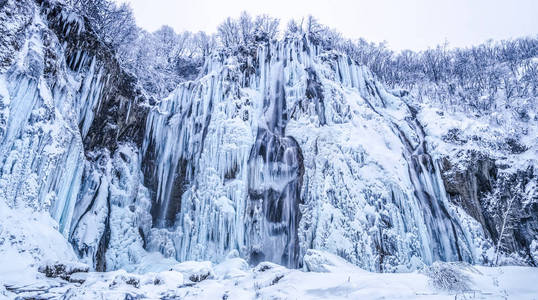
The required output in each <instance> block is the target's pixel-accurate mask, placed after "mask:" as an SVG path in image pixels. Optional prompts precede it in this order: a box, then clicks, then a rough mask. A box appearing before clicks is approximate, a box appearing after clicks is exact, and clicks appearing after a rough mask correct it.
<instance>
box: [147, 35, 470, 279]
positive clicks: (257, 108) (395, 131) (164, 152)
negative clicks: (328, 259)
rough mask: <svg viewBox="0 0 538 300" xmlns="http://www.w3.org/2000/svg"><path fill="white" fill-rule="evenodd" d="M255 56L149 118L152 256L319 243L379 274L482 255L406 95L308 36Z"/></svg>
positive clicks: (215, 70)
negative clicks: (387, 87) (450, 197)
mask: <svg viewBox="0 0 538 300" xmlns="http://www.w3.org/2000/svg"><path fill="white" fill-rule="evenodd" d="M257 53H258V54H257V56H256V57H248V58H243V59H244V60H245V61H243V62H238V61H237V58H234V57H224V58H222V57H218V56H215V57H213V58H212V59H211V60H209V61H208V62H206V65H205V66H204V70H206V73H204V74H203V75H202V76H201V78H200V79H199V80H197V81H195V82H188V83H185V84H183V85H181V86H180V87H179V88H178V89H177V90H176V91H174V92H173V94H172V95H171V96H170V97H168V98H166V99H163V100H162V101H161V102H160V103H159V104H158V106H157V107H156V108H154V109H153V110H152V111H151V112H150V114H149V117H148V120H147V126H146V127H147V131H146V138H145V140H144V146H143V150H142V151H143V153H144V155H143V156H144V161H146V162H148V164H147V165H146V166H143V168H146V169H145V172H146V178H148V179H149V181H148V186H150V187H151V186H154V187H155V190H156V203H157V205H156V206H154V210H153V211H152V215H153V220H154V225H155V226H154V228H153V229H152V234H151V236H150V237H149V239H150V240H152V242H150V244H155V245H159V247H160V249H159V247H157V248H155V249H154V250H157V249H159V250H161V252H162V253H163V254H165V255H169V256H173V257H175V258H176V259H178V260H180V261H181V260H188V259H211V260H214V261H219V260H221V259H222V258H223V257H224V256H225V255H226V254H227V253H228V252H229V251H232V250H238V251H239V252H240V253H241V255H242V256H243V257H247V258H248V259H249V261H250V262H251V263H257V262H259V261H263V260H269V261H273V262H276V263H279V264H283V265H286V266H290V267H297V266H300V265H302V261H301V257H302V255H303V254H304V252H305V251H306V249H309V248H315V249H325V250H329V251H331V252H333V253H337V254H338V255H340V256H342V257H345V258H346V259H347V260H349V261H352V262H353V263H355V264H357V265H359V266H361V267H363V268H366V269H370V270H378V271H388V270H396V269H401V270H403V269H413V268H415V267H416V264H430V263H432V262H433V261H436V260H444V261H460V260H463V261H468V262H476V261H479V260H480V257H479V255H478V254H477V253H475V252H474V249H475V248H476V247H475V245H474V244H473V240H472V239H471V237H470V236H469V235H470V233H469V232H470V231H472V229H470V228H469V226H467V225H464V223H462V222H461V221H460V220H459V218H458V217H457V216H456V215H454V214H453V213H451V211H452V210H453V209H454V208H452V207H451V204H450V203H449V202H448V200H447V197H446V193H445V191H444V187H443V184H442V180H441V178H440V174H439V166H438V162H437V161H436V160H435V158H432V157H431V156H430V154H429V153H428V149H427V148H428V146H427V144H426V141H425V137H424V131H423V129H422V127H421V125H420V123H419V122H418V120H417V119H416V116H415V112H414V110H413V109H412V108H411V107H409V106H408V105H407V104H406V102H405V101H404V100H403V99H401V98H399V97H396V96H394V95H392V94H390V93H389V92H387V91H386V90H385V89H384V87H383V86H381V85H380V84H379V83H377V82H376V81H375V80H374V79H373V77H372V75H371V74H370V73H369V72H368V71H367V70H366V69H364V68H363V67H360V66H358V65H357V64H356V63H354V62H353V61H351V60H349V59H348V58H347V57H345V56H343V55H340V54H338V53H335V52H321V53H320V50H318V48H317V47H315V46H313V45H312V44H311V43H309V42H308V41H307V40H300V39H299V40H289V41H283V42H277V43H271V44H269V45H266V46H260V47H259V48H258V51H257ZM241 63H243V64H245V65H241V68H242V69H244V70H246V71H240V70H239V66H238V65H240V64H241ZM465 224H467V223H465ZM155 239H157V240H155ZM162 240H166V242H163V241H162ZM162 245H168V247H167V248H166V249H163V248H162ZM172 246H173V247H172Z"/></svg>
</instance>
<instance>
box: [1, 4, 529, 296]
mask: <svg viewBox="0 0 538 300" xmlns="http://www.w3.org/2000/svg"><path fill="white" fill-rule="evenodd" d="M3 4H4V6H3V7H2V9H1V11H0V20H1V21H0V33H1V35H2V38H1V39H0V55H1V56H0V59H1V63H0V209H1V212H0V216H1V218H0V257H1V261H0V262H4V264H3V265H5V266H6V268H4V269H2V271H1V272H0V276H1V277H0V283H3V284H0V295H1V294H4V295H9V296H13V295H14V294H13V293H22V292H24V291H25V289H27V288H23V287H22V285H24V284H26V283H31V282H32V281H33V280H38V283H37V284H38V285H39V286H41V287H40V288H37V290H38V293H42V292H43V291H44V290H49V289H50V288H51V287H52V286H55V288H54V291H53V292H51V293H53V294H54V293H56V294H61V293H68V295H70V296H71V297H73V298H78V297H80V296H81V295H83V294H84V295H86V296H87V297H89V298H92V297H97V296H98V295H101V294H102V295H104V296H105V297H106V298H109V297H116V296H118V297H120V298H122V297H124V296H125V294H126V293H127V294H132V295H138V294H145V295H147V296H149V297H162V296H163V295H164V294H163V293H165V292H167V291H168V290H169V289H173V291H172V292H170V293H171V294H170V295H179V296H181V295H183V296H187V295H186V294H187V293H188V295H191V296H193V295H200V296H201V295H205V296H207V297H209V296H210V295H213V296H215V295H216V294H214V293H220V294H219V295H216V296H218V297H224V296H223V295H228V296H226V297H232V296H235V297H242V296H244V297H250V298H252V297H256V296H263V297H269V298H270V297H273V296H274V297H280V298H289V297H302V296H304V297H306V298H321V297H325V296H328V295H332V296H334V297H342V298H346V297H347V298H356V297H359V296H361V295H362V294H363V293H370V291H371V289H383V286H382V285H380V284H378V283H376V281H379V280H382V281H387V282H394V284H395V285H398V286H402V288H401V289H395V290H386V291H380V292H379V293H380V294H376V293H374V292H372V294H371V295H374V296H375V295H379V297H382V296H385V297H393V296H394V295H395V294H393V293H397V292H398V291H399V292H401V293H404V294H405V295H407V296H408V297H409V298H412V297H418V296H424V297H428V295H432V293H435V295H436V296H439V297H441V298H443V297H445V296H447V297H453V295H452V294H447V295H444V294H441V295H437V294H436V293H437V292H436V290H435V286H429V285H428V283H427V277H426V276H425V275H421V274H418V273H411V274H401V275H395V276H392V277H391V275H378V274H375V273H369V272H375V271H377V272H413V271H416V270H425V271H423V272H426V274H430V275H431V272H430V273H428V271H427V270H432V268H433V267H428V266H430V265H432V264H434V263H435V262H438V261H443V262H447V261H448V262H463V263H469V264H472V265H477V264H478V265H480V264H486V265H487V264H497V263H511V264H514V263H516V264H524V265H531V266H535V265H536V263H537V259H538V240H537V235H538V204H537V203H538V192H537V188H536V187H537V186H538V183H537V180H538V179H537V176H536V174H535V172H536V171H535V169H536V166H537V161H538V159H537V157H538V152H537V151H538V148H537V145H538V143H537V137H538V128H537V127H538V126H537V122H534V121H536V118H537V117H536V112H535V111H529V112H528V116H529V118H530V121H527V122H523V121H521V120H519V119H518V118H516V117H513V116H506V117H504V118H503V117H502V116H501V117H499V116H498V117H497V125H498V126H496V125H495V124H493V123H491V119H489V118H477V117H473V116H470V115H467V114H463V113H453V112H449V111H440V110H439V109H437V108H435V107H432V105H430V104H428V103H421V104H420V105H418V104H417V103H415V100H414V99H413V98H411V97H410V96H409V95H407V93H405V92H404V91H389V90H387V89H386V88H385V87H384V86H383V85H382V84H380V83H379V82H378V81H377V80H376V79H375V78H374V77H373V76H372V74H371V72H370V71H369V70H368V69H366V68H365V67H362V66H359V65H357V63H356V62H355V61H353V60H351V59H349V58H348V57H347V56H346V55H343V54H341V53H338V52H336V51H331V50H326V49H323V48H321V47H319V46H317V45H315V44H313V43H311V42H310V41H309V40H308V39H307V38H306V37H295V38H286V39H284V40H280V41H272V42H260V43H258V44H256V45H255V46H253V47H252V48H251V49H248V51H240V52H237V53H231V52H230V51H226V50H224V51H220V52H216V53H213V54H212V55H211V56H209V57H206V60H205V64H204V66H203V69H202V71H201V74H200V76H199V77H198V79H196V80H194V81H189V82H185V83H182V84H180V85H179V86H178V87H177V89H176V90H174V91H173V92H172V93H171V94H170V95H169V96H168V97H166V98H164V99H158V100H154V99H151V97H148V96H146V95H145V93H144V92H143V91H142V90H141V88H140V87H139V86H138V84H137V80H136V77H134V76H133V75H131V74H129V73H128V72H126V71H125V70H124V69H123V68H122V67H121V66H120V64H119V63H118V61H117V60H116V58H115V56H114V53H113V52H112V51H111V50H110V49H109V48H108V47H107V46H106V45H104V44H102V43H101V42H100V41H99V39H98V38H97V36H96V35H95V33H93V31H92V30H91V28H90V27H89V25H88V23H87V22H86V20H85V19H84V18H82V17H80V16H78V15H76V14H74V13H72V12H70V9H69V7H67V6H64V5H63V4H60V3H58V2H55V1H46V0H36V1H33V0H23V1H15V0H10V1H5V2H4V3H3ZM499 124H501V125H502V126H501V125H499ZM507 124H508V125H510V124H511V125H510V126H508V125H507ZM509 127H513V130H507V128H509ZM178 261H179V262H184V261H207V262H205V263H195V262H189V263H185V264H183V265H180V266H178V265H176V264H177V262H178ZM267 261H268V262H272V263H276V264H280V265H283V266H286V267H287V268H289V269H287V268H284V267H280V266H277V265H274V264H270V263H268V262H267ZM81 262H82V263H85V264H87V266H85V265H83V264H81ZM220 263H222V264H220ZM211 264H213V265H216V266H215V267H214V270H213V269H211V267H210V266H211ZM320 264H321V265H320ZM324 264H329V266H328V267H327V266H325V265H324ZM331 264H336V266H332V267H331V266H330V265H331ZM249 265H250V266H249ZM40 266H41V269H40V270H41V272H38V268H39V267H40ZM43 266H49V268H45V267H43ZM253 266H257V267H255V268H254V269H252V267H253ZM434 266H435V264H434ZM359 267H360V268H361V269H359ZM87 268H89V269H91V270H92V271H114V270H119V271H114V272H110V273H103V274H101V273H89V275H84V274H78V273H77V274H76V275H72V274H71V273H73V272H75V271H84V270H86V269H87ZM169 268H172V269H173V270H174V271H172V272H171V273H167V272H168V271H167V270H169ZM260 268H268V270H269V269H270V270H271V271H270V272H268V273H264V272H262V271H260ZM294 268H296V269H301V268H302V269H303V271H310V272H320V271H331V272H333V273H331V274H329V275H327V274H315V273H304V272H303V271H300V270H292V269H294ZM458 268H462V269H464V270H465V271H462V272H468V273H472V274H474V275H472V274H471V275H469V276H471V277H472V276H476V281H475V282H473V283H472V284H471V285H470V286H468V287H467V290H466V291H465V292H466V293H467V292H468V290H469V289H480V290H481V292H483V293H486V294H484V295H482V294H480V295H481V296H484V297H485V295H488V294H487V293H492V294H491V295H493V296H494V297H501V296H502V295H503V294H502V293H503V290H506V291H507V292H506V293H508V294H510V295H514V294H513V293H515V292H516V291H515V289H519V290H518V291H517V292H518V293H521V294H519V295H520V296H521V297H527V296H528V297H530V296H529V295H531V294H532V293H531V291H530V290H529V291H525V290H524V289H523V288H522V287H523V286H524V282H515V283H514V282H511V281H510V282H506V286H505V285H504V284H505V283H499V281H498V280H497V279H492V278H498V277H499V276H501V275H499V274H501V273H502V272H505V273H506V274H517V273H520V274H527V275H528V277H529V278H534V277H535V276H536V274H537V273H536V270H535V269H525V268H519V269H518V268H501V269H488V268H478V267H477V268H475V267H469V266H468V267H461V266H460V267H458ZM120 269H124V270H128V271H129V272H132V273H126V271H124V270H120ZM192 269H196V272H198V271H200V270H202V271H200V272H201V273H200V274H198V273H197V275H196V274H195V275H196V276H195V277H192V276H193V272H194V271H192ZM207 269H209V271H208V272H209V273H207V272H206V271H207ZM363 270H367V271H369V272H366V271H363ZM148 272H150V273H148ZM151 272H159V273H158V274H157V273H151ZM279 272H280V273H282V274H284V277H280V276H281V275H282V274H280V273H279ZM432 272H433V271H432ZM14 273H18V275H20V276H17V277H16V276H12V274H14ZM41 273H44V274H45V275H47V276H49V277H51V276H52V277H55V279H46V277H45V275H43V274H41ZM137 273H140V274H145V275H140V274H138V275H137ZM262 273H263V274H262ZM59 274H60V275H59ZM267 274H269V275H267ZM206 275H207V276H206ZM152 276H153V277H152ZM502 276H505V275H502ZM502 276H501V277H502ZM507 276H508V275H506V276H505V277H506V278H508V277H509V276H508V277H507ZM533 276H534V277H533ZM56 277H60V278H61V279H60V278H56ZM71 277H73V278H71ZM150 277H151V278H150ZM154 277H155V278H154ZM157 277H159V278H161V277H162V278H161V279H158V280H157ZM185 277H188V280H186V279H185ZM191 277H192V278H194V279H196V280H193V279H191ZM201 277H204V278H203V279H201ZM210 277H214V278H213V279H210ZM236 277H237V279H236ZM133 278H134V279H133ZM276 278H279V279H276ZM282 278H284V279H282ZM301 278H306V280H305V282H307V284H305V285H298V284H297V282H298V281H301V280H302V279H301ZM473 278H474V277H473ZM503 278H504V277H503ZM150 279H151V280H150ZM205 279H207V280H205ZM258 279H260V280H261V281H260V280H258ZM69 280H71V281H74V282H75V283H73V282H72V283H67V281H69ZM148 280H149V281H148ZM324 280H326V281H324ZM346 280H347V281H346ZM491 280H493V281H492V282H493V283H491ZM495 280H497V281H495ZM503 280H504V279H503ZM506 280H507V279H506ZM146 281H148V282H150V283H145V282H146ZM156 281H157V282H165V284H164V285H159V284H157V283H155V282H156ZM199 281H201V282H200V283H198V282H199ZM411 281H415V282H416V284H413V285H412V286H411V287H410V288H404V287H403V285H404V284H405V283H406V282H411ZM486 281H487V283H486ZM77 282H78V283H77ZM80 282H84V283H82V285H81V283H80ZM346 282H347V283H346ZM364 282H366V283H364ZM124 283H125V284H127V285H130V286H125V285H124ZM363 284H364V285H363ZM155 285H159V287H155ZM179 285H181V289H179V290H178V286H179ZM296 285H298V287H296V289H292V287H293V286H296ZM2 286H5V287H4V289H5V288H7V289H8V290H2ZM131 286H132V287H131ZM107 287H108V288H110V289H111V290H110V291H104V289H108V288H107ZM68 290H69V292H68ZM225 290H229V293H228V294H227V293H226V292H225ZM451 292H453V291H451ZM103 293H104V294H103ZM223 293H224V294H223ZM257 293H259V294H257ZM525 293H528V295H527V294H525ZM407 296H406V297H407ZM376 297H377V296H376ZM232 298H233V297H232Z"/></svg>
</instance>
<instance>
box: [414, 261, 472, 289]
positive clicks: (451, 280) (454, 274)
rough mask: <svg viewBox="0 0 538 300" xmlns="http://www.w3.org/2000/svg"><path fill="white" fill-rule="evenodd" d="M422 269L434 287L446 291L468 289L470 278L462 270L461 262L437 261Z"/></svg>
mask: <svg viewBox="0 0 538 300" xmlns="http://www.w3.org/2000/svg"><path fill="white" fill-rule="evenodd" d="M424 271H425V274H426V275H427V276H428V277H429V278H430V284H431V285H432V286H433V287H434V288H436V289H440V290H446V291H466V290H469V280H470V278H469V276H467V275H465V274H464V273H463V272H462V268H461V264H457V263H447V262H439V261H438V262H435V263H433V264H432V265H431V266H429V267H427V268H426V269H425V270H424Z"/></svg>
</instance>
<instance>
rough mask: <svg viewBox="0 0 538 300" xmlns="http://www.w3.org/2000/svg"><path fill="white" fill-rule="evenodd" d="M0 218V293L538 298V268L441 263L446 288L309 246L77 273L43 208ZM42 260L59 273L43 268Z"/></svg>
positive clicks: (149, 258) (422, 274) (419, 275)
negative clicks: (291, 264)
mask: <svg viewBox="0 0 538 300" xmlns="http://www.w3.org/2000/svg"><path fill="white" fill-rule="evenodd" d="M0 219H1V220H2V222H1V223H0V299H14V298H17V297H21V298H25V297H26V298H39V299H41V298H43V299H44V298H47V299H49V298H50V299H57V298H58V299H59V298H62V297H65V298H62V299H134V298H136V297H144V298H147V299H174V298H180V299H538V286H537V285H536V282H538V268H531V267H517V266H506V267H494V268H493V267H483V266H470V265H467V264H440V265H438V266H441V268H443V267H445V266H446V267H448V268H449V270H456V275H458V276H456V277H450V276H448V277H447V278H455V279H456V281H454V282H448V284H449V286H452V287H453V289H452V290H447V289H443V288H441V287H439V286H438V285H436V284H435V283H434V282H433V281H432V278H435V276H433V275H428V274H432V268H425V269H423V270H420V271H416V272H412V273H375V272H368V271H365V270H363V269H360V268H359V267H356V266H354V265H351V264H349V263H347V262H346V261H344V260H343V259H341V258H339V257H338V256H335V255H332V254H329V253H327V252H323V251H317V250H308V251H307V253H306V255H305V258H304V267H303V269H288V268H285V267H282V266H279V265H277V264H273V263H269V262H263V263H260V264H258V265H257V266H249V265H248V264H247V262H246V261H245V260H243V259H241V258H239V257H237V254H238V253H237V252H235V251H232V252H231V253H230V254H229V255H228V257H227V259H226V260H224V261H223V262H222V263H220V264H212V263H211V262H207V261H206V262H193V261H188V262H183V263H178V262H177V261H175V260H173V259H166V258H164V257H163V256H162V255H161V254H160V253H157V252H155V253H149V254H147V255H146V256H145V257H144V258H143V259H142V260H141V261H140V262H139V263H138V264H135V265H128V266H126V267H125V269H126V270H128V271H126V270H118V271H112V272H104V273H101V272H89V273H86V272H77V271H86V270H87V266H85V265H83V264H81V263H78V262H77V261H76V258H75V255H74V253H73V250H72V248H71V246H70V245H69V244H68V242H67V240H65V238H64V237H63V236H62V235H61V234H60V233H59V232H58V231H57V223H56V222H55V221H54V220H52V218H51V217H50V215H48V214H47V213H46V212H35V211H32V210H30V209H11V208H9V207H7V206H6V205H5V203H4V202H3V201H0ZM55 264H58V266H59V267H58V266H56V267H55V266H54V265H55ZM47 265H48V266H51V267H52V268H51V269H49V274H48V275H49V276H57V277H55V278H50V277H47V276H46V275H45V274H44V273H42V272H45V273H46V270H44V269H43V266H47ZM63 266H65V268H63ZM40 267H41V272H40V271H38V269H39V268H40ZM50 270H53V271H54V270H58V271H57V272H56V274H54V272H52V273H51V272H50ZM71 272H75V273H72V274H71ZM62 277H63V279H62ZM445 277H446V276H445Z"/></svg>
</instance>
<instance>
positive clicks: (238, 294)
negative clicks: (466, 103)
mask: <svg viewBox="0 0 538 300" xmlns="http://www.w3.org/2000/svg"><path fill="white" fill-rule="evenodd" d="M312 255H315V256H317V257H324V258H325V259H323V260H324V261H326V262H327V261H331V264H333V265H334V268H331V269H329V270H327V269H325V270H323V272H321V273H320V272H312V271H310V272H305V271H302V270H293V269H287V268H285V267H282V266H279V265H276V264H273V263H269V262H263V263H260V264H259V265H258V266H255V267H254V268H251V267H248V265H247V264H246V262H245V261H244V260H242V259H240V258H228V259H226V260H225V261H223V262H222V263H221V264H218V265H215V266H211V263H210V262H184V263H181V264H178V265H175V266H174V267H172V268H171V269H169V270H163V271H159V272H153V271H151V272H145V273H138V274H137V273H129V272H126V271H124V270H119V271H112V272H105V273H95V272H89V273H75V274H73V275H71V277H70V278H71V279H70V281H71V283H69V282H67V281H62V280H61V279H49V278H45V277H43V276H41V275H42V274H35V276H36V277H35V278H34V279H33V281H32V282H31V283H30V285H28V286H26V287H23V284H22V281H19V280H18V279H17V280H12V281H10V283H9V284H7V285H6V287H7V288H8V289H11V291H15V292H17V293H21V292H22V291H24V290H25V288H26V289H28V290H34V292H33V294H32V293H29V292H27V293H26V295H34V296H36V295H39V294H42V293H44V291H46V292H47V293H48V295H49V296H51V297H59V296H63V297H66V298H67V299H95V298H106V299H124V298H125V297H127V296H128V295H129V296H132V297H144V298H149V299H159V298H161V299H162V298H163V297H164V298H166V297H180V298H181V299H222V298H227V299H275V298H278V299H327V298H330V299H454V298H460V297H461V298H464V299H465V298H472V299H506V298H508V299H535V297H536V295H537V293H538V289H537V288H536V285H535V284H534V283H535V282H536V280H538V270H537V269H536V268H529V267H497V268H490V267H478V266H474V267H473V266H469V265H455V266H453V268H455V269H456V270H457V272H460V273H461V274H463V275H464V276H465V277H466V278H468V282H466V283H467V285H468V286H469V288H468V289H466V290H463V291H462V290H440V289H437V288H435V287H434V286H433V285H432V283H431V279H430V278H429V277H428V275H426V274H425V273H424V272H418V271H417V272H412V273H398V274H387V273H373V272H368V271H365V270H362V269H360V268H358V267H356V266H353V265H351V264H349V263H346V262H344V261H343V260H342V259H341V258H338V257H335V256H333V255H332V254H330V253H323V252H319V251H316V252H315V254H312ZM327 266H328V265H327ZM193 274H212V276H207V277H205V278H204V279H202V280H199V281H198V280H197V281H192V280H191V279H195V277H193V276H192V275H193ZM200 278H203V277H198V279H200ZM1 280H2V278H1V277H0V282H2V281H1ZM75 280H80V281H83V283H81V284H79V283H76V282H74V281H75ZM4 282H5V283H7V282H6V281H4ZM17 288H18V289H17ZM0 293H4V295H5V296H7V297H13V296H15V294H14V293H12V292H10V291H2V290H1V289H0ZM0 295H1V294H0ZM19 295H21V294H19ZM42 295H43V294H42Z"/></svg>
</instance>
